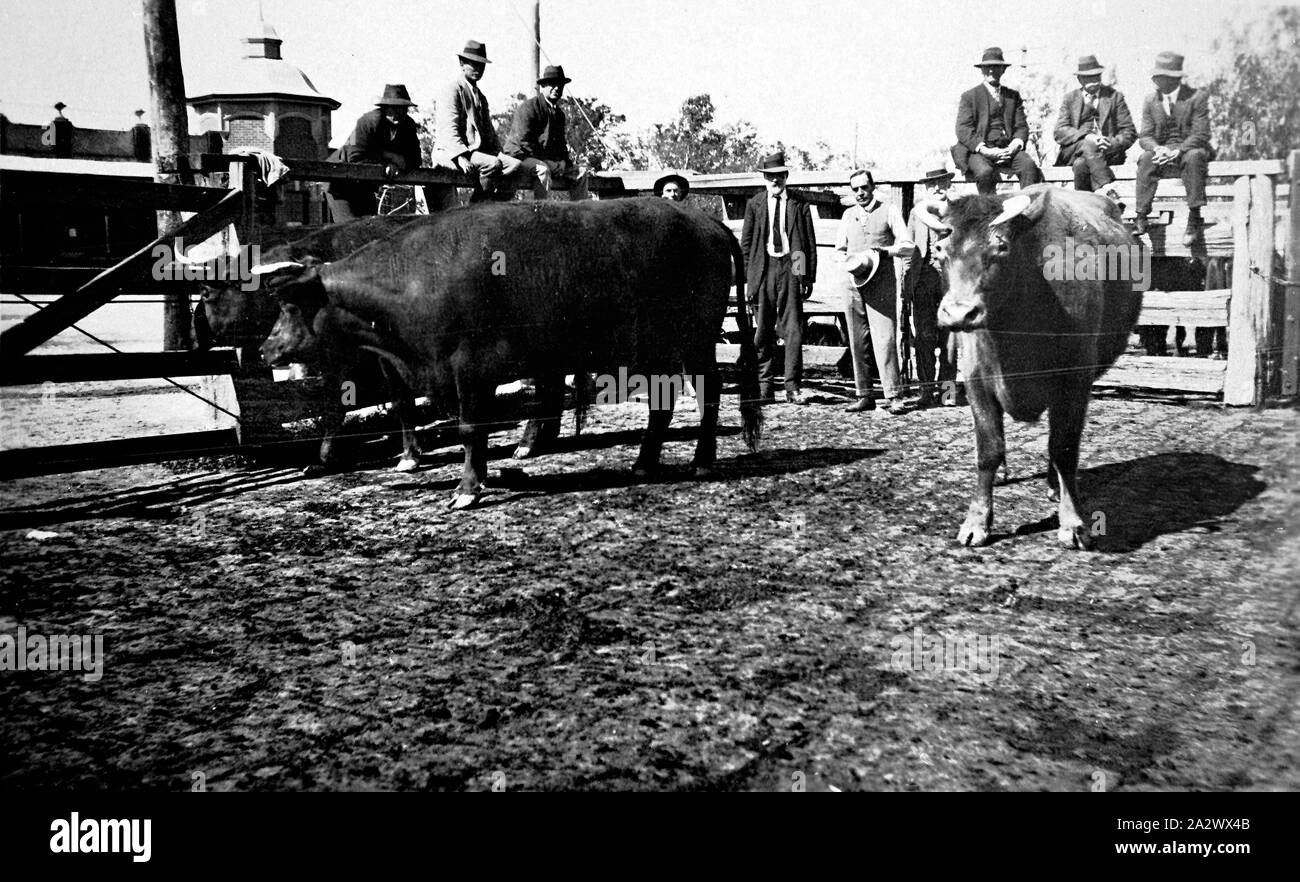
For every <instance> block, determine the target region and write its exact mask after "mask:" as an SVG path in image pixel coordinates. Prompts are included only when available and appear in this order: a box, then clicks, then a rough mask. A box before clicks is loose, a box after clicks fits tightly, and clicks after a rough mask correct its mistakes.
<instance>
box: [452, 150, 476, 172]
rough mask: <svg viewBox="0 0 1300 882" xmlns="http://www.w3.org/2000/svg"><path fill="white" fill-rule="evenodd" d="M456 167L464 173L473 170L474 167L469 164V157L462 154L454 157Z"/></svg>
mask: <svg viewBox="0 0 1300 882" xmlns="http://www.w3.org/2000/svg"><path fill="white" fill-rule="evenodd" d="M456 168H458V169H460V170H461V171H462V172H464V173H465V174H469V173H470V172H472V171H473V168H474V167H473V166H472V165H470V164H469V157H468V156H465V155H463V154H462V155H460V156H457V157H456Z"/></svg>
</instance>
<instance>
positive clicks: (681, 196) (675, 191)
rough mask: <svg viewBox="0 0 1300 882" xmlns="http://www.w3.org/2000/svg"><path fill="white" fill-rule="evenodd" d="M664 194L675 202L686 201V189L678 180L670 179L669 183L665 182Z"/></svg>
mask: <svg viewBox="0 0 1300 882" xmlns="http://www.w3.org/2000/svg"><path fill="white" fill-rule="evenodd" d="M663 195H664V198H665V199H669V200H671V201H673V202H685V201H686V191H685V190H683V189H682V185H681V184H678V183H677V182H676V181H670V182H668V183H667V184H664V194H663Z"/></svg>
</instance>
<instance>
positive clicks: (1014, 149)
mask: <svg viewBox="0 0 1300 882" xmlns="http://www.w3.org/2000/svg"><path fill="white" fill-rule="evenodd" d="M1024 149H1025V142H1024V141H1022V140H1020V139H1019V138H1012V139H1011V143H1010V144H1008V145H1007V149H1006V150H1005V151H1003V152H1005V153H1006V155H1007V159H1010V158H1011V157H1013V156H1015V155H1016V154H1017V153H1019V152H1020V151H1021V150H1024Z"/></svg>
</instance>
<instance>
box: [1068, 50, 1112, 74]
mask: <svg viewBox="0 0 1300 882" xmlns="http://www.w3.org/2000/svg"><path fill="white" fill-rule="evenodd" d="M1105 72H1106V68H1104V67H1102V66H1101V62H1100V61H1098V60H1097V56H1096V55H1083V56H1080V57H1079V69H1078V70H1076V71H1075V72H1074V75H1075V76H1076V77H1091V76H1096V75H1097V74H1102V73H1105Z"/></svg>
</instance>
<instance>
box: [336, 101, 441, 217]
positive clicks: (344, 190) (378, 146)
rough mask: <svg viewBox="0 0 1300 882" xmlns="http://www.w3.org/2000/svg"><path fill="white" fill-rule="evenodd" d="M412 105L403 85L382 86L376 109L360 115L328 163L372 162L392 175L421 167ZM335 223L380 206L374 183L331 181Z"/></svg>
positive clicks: (362, 215) (364, 214) (373, 210)
mask: <svg viewBox="0 0 1300 882" xmlns="http://www.w3.org/2000/svg"><path fill="white" fill-rule="evenodd" d="M414 106H415V102H414V101H412V100H411V96H410V95H408V94H407V92H406V86H403V85H402V84H400V83H397V84H393V85H388V86H384V94H383V95H381V96H380V97H379V98H377V99H376V100H375V109H374V110H371V111H368V112H366V113H364V114H362V116H361V118H360V119H358V120H357V125H356V128H354V129H353V130H352V134H351V135H349V136H348V139H347V140H346V141H345V142H343V146H342V147H340V148H339V149H337V150H335V151H334V152H333V153H331V154H330V157H329V160H330V162H373V163H378V164H380V165H383V166H384V174H385V175H387V176H388V177H390V178H391V177H394V176H396V175H399V174H402V173H403V172H407V171H410V170H412V169H416V168H419V167H420V138H419V135H417V134H416V131H415V121H414V120H412V119H411V117H410V115H409V111H410V108H412V107H414ZM325 199H326V201H327V202H328V203H329V207H330V214H331V215H332V216H333V219H334V223H336V224H341V223H345V222H346V221H350V220H355V219H356V218H358V217H364V216H366V215H372V214H374V213H375V212H376V211H378V209H379V200H378V199H377V198H376V196H375V186H374V185H373V184H367V183H364V182H354V181H334V182H332V183H331V184H330V185H329V190H327V191H326V194H325Z"/></svg>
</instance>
